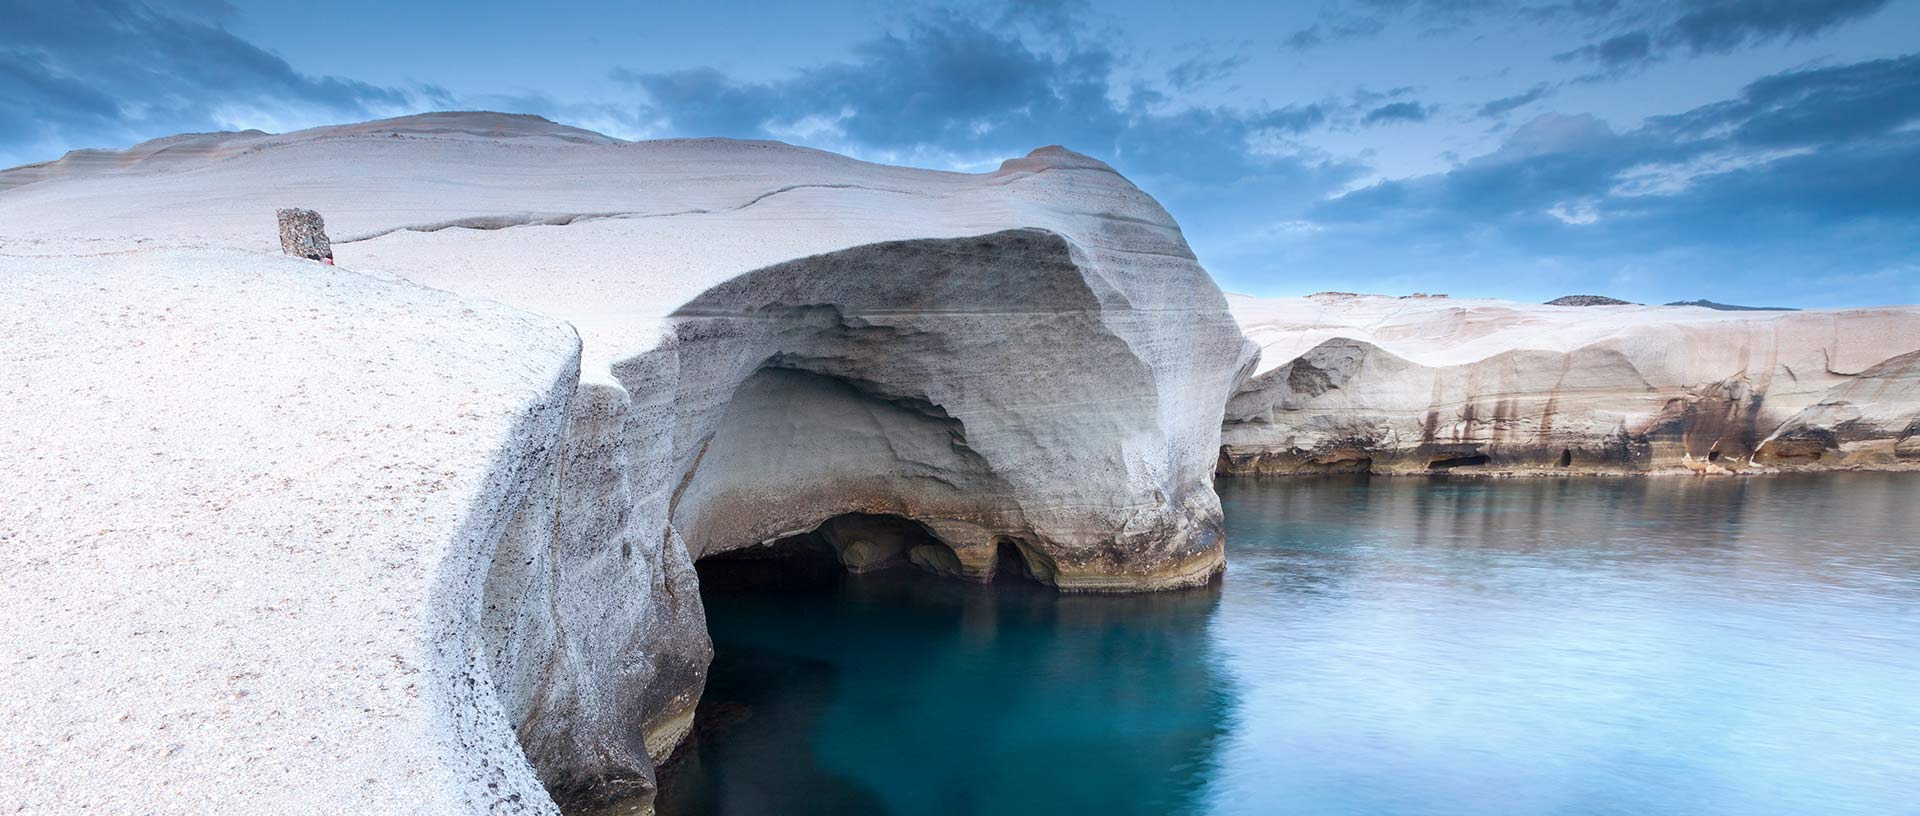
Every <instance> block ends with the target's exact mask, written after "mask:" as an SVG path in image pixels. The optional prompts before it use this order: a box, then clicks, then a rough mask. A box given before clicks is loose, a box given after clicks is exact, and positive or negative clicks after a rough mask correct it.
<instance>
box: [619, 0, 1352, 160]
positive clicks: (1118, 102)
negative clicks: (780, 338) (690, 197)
mask: <svg viewBox="0 0 1920 816" xmlns="http://www.w3.org/2000/svg"><path fill="white" fill-rule="evenodd" d="M980 18H981V15H961V14H958V13H954V12H950V11H934V12H929V13H926V14H923V15H920V16H918V17H916V18H914V19H912V20H911V21H910V22H908V23H907V24H906V25H905V26H904V27H903V28H902V29H901V30H900V31H898V32H897V33H890V34H886V35H883V36H880V37H876V38H874V39H871V40H867V41H865V42H862V43H860V44H858V45H856V46H855V47H854V48H853V50H852V55H851V57H850V58H849V59H846V60H842V61H837V62H831V63H826V64H822V65H816V66H813V67H810V68H806V69H803V70H800V71H798V72H797V73H795V74H794V75H792V76H791V77H788V78H784V79H778V80H772V81H762V82H753V81H746V80H741V79H737V78H735V77H732V76H729V75H728V74H726V73H724V72H721V71H719V70H716V69H713V68H707V67H701V68H692V69H686V70H679V71H668V72H651V73H640V72H633V71H627V70H616V71H615V72H613V74H612V77H613V79H614V80H615V81H616V82H618V83H621V84H624V85H626V86H628V87H630V88H632V89H634V90H636V91H638V92H639V93H640V95H641V99H640V100H639V105H640V106H641V108H642V110H643V111H644V112H645V115H648V116H651V117H655V118H657V119H659V120H660V121H662V122H664V123H665V127H666V128H667V129H668V130H669V131H670V132H673V133H676V134H680V135H701V136H735V137H749V138H753V137H758V138H789V139H791V138H795V137H796V136H798V137H800V140H801V141H803V142H806V143H809V144H812V145H813V146H816V147H823V148H827V149H832V150H840V151H844V152H849V153H852V154H855V155H860V156H865V157H872V158H884V159H892V160H899V159H903V158H905V159H911V158H913V157H917V156H927V155H929V154H934V153H938V154H941V155H944V156H947V157H949V159H950V160H951V161H952V163H955V164H960V165H966V164H968V163H969V162H970V161H973V162H978V161H987V160H992V161H997V160H998V159H999V158H1003V157H1006V156H1010V155H1020V154H1023V153H1025V152H1026V151H1028V150H1031V149H1033V148H1035V147H1039V146H1041V145H1044V144H1050V143H1054V142H1064V143H1066V144H1067V146H1068V147H1071V148H1073V149H1076V150H1080V151H1083V152H1086V153H1089V154H1092V155H1095V156H1098V157H1100V158H1102V159H1105V160H1107V161H1109V162H1112V163H1114V164H1115V165H1116V166H1118V167H1120V168H1121V169H1122V170H1123V171H1126V172H1129V173H1133V174H1141V175H1146V176H1152V175H1156V174H1162V175H1170V176H1171V175H1177V176H1179V177H1180V178H1181V180H1182V181H1183V182H1184V183H1198V184H1230V183H1234V182H1236V181H1237V180H1240V179H1243V178H1246V177H1249V176H1258V175H1261V174H1264V173H1270V172H1280V173H1283V174H1290V173H1293V172H1295V171H1296V170H1298V169H1299V168H1297V167H1283V166H1281V165H1285V164H1287V163H1288V162H1292V161H1297V159H1294V158H1289V157H1287V156H1284V155H1281V154H1280V153H1276V152H1273V151H1272V150H1265V151H1263V150H1259V149H1255V148H1256V145H1268V146H1271V145H1274V144H1277V143H1280V142H1282V141H1284V140H1285V139H1286V138H1288V137H1291V136H1293V135H1296V134H1299V133H1301V132H1303V131H1306V130H1308V129H1310V128H1314V127H1317V126H1319V125H1321V124H1322V123H1324V122H1325V121H1326V120H1327V118H1328V116H1329V113H1330V112H1329V111H1328V110H1327V109H1326V108H1325V107H1323V106H1321V105H1317V104H1308V105H1286V106H1279V107H1273V106H1266V105H1261V106H1258V107H1248V108H1231V107H1189V106H1182V105H1179V104H1176V103H1175V102H1174V101H1173V100H1170V99H1169V98H1168V97H1166V96H1165V95H1164V94H1162V93H1160V92H1158V91H1155V90H1153V89H1152V88H1151V87H1148V86H1137V87H1121V86H1119V85H1117V84H1116V80H1115V79H1114V77H1115V76H1116V75H1117V73H1118V72H1117V69H1118V67H1119V66H1120V64H1121V58H1120V56H1119V55H1118V54H1117V53H1116V51H1115V49H1114V47H1113V46H1112V45H1111V44H1109V43H1107V42H1105V41H1103V40H1102V39H1100V38H1098V37H1095V36H1092V35H1090V34H1088V33H1087V32H1086V31H1084V30H1082V29H1080V28H1077V27H1071V26H1070V25H1069V23H1070V20H1069V21H1064V22H1063V21H1062V19H1061V18H1059V17H1057V16H1052V15H1048V16H1044V17H1043V18H1042V19H1043V20H1044V21H1045V22H1046V25H1047V28H1045V29H1041V28H1038V27H1036V26H1034V25H1033V24H1032V23H1030V22H1027V21H1025V19H1024V18H1018V17H1016V18H1012V19H1008V18H1005V17H1002V18H1000V20H999V21H994V22H981V21H980ZM990 19H991V18H990ZM1063 26H1066V27H1063ZM1036 35H1045V36H1036ZM1239 64H1240V60H1239V58H1238V57H1227V58H1221V59H1207V60H1198V61H1195V60H1189V61H1187V62H1183V63H1179V64H1176V65H1174V66H1172V68H1171V69H1169V70H1168V71H1167V72H1166V85H1167V86H1170V87H1173V88H1175V89H1179V88H1184V87H1191V86H1193V85H1194V84H1196V83H1200V82H1204V81H1208V80H1209V79H1214V78H1218V77H1220V76H1224V75H1225V74H1226V73H1228V72H1230V71H1231V70H1232V69H1233V68H1234V67H1236V66H1237V65H1239ZM1310 161H1311V162H1314V163H1318V162H1319V161H1320V160H1319V159H1312V160H1310Z"/></svg>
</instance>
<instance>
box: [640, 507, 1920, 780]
mask: <svg viewBox="0 0 1920 816" xmlns="http://www.w3.org/2000/svg"><path fill="white" fill-rule="evenodd" d="M1220 489H1221V494H1222V498H1223V500H1224V502H1225V504H1226V508H1227V522H1228V527H1229V536H1230V538H1229V541H1230V544H1229V553H1228V556H1229V566H1228V574H1227V576H1226V578H1225V580H1224V582H1223V584H1222V585H1220V586H1217V587H1215V588H1213V589H1210V590H1206V591H1199V592H1190V593H1177V594H1171V595H1151V596H1142V597H1124V598H1111V597H1087V596H1064V597H1063V596H1058V595H1054V594H1053V593H1051V592H1048V591H1046V590H1043V589H1039V588H1035V587H1020V586H1017V585H1006V584H1002V585H998V586H996V587H995V588H991V589H988V588H981V587H974V586H968V585H964V584H958V583H954V582H949V581H942V580H938V579H931V578H923V577H920V576H917V575H912V574H892V575H874V576H861V577H854V578H849V577H844V576H841V575H839V574H838V573H837V568H835V567H832V566H830V565H829V566H827V567H826V568H825V569H824V571H823V572H821V573H820V574H817V575H812V576H811V577H800V576H803V575H804V573H803V572H796V571H795V569H794V567H795V565H793V564H790V563H789V564H780V565H774V566H770V567H765V568H763V569H762V571H759V572H756V571H754V569H753V568H748V569H746V570H745V571H732V572H730V573H729V574H727V575H720V574H715V573H713V571H712V570H711V568H709V570H708V574H706V575H703V582H705V584H706V586H705V592H706V593H707V594H706V597H707V605H708V614H709V619H710V622H711V625H712V627H713V632H714V640H715V643H716V651H717V655H718V656H717V662H716V665H715V667H714V671H713V673H712V678H713V679H712V685H711V686H710V688H709V691H708V694H707V701H708V702H707V704H706V708H705V709H704V710H703V712H702V725H701V729H702V734H701V735H700V737H699V739H698V741H697V742H696V743H695V744H694V745H692V746H691V747H690V748H688V749H685V752H684V754H683V757H682V759H680V760H677V761H676V763H675V764H674V765H673V766H672V767H671V768H670V769H669V772H668V773H666V774H665V776H664V779H665V783H664V789H663V793H662V797H661V803H660V804H661V806H660V812H661V813H662V814H663V815H664V816H674V815H675V814H690V813H810V812H811V813H892V814H985V813H994V814H1002V813H1061V812H1065V813H1102V814H1105V813H1121V814H1124V813H1155V814H1159V813H1214V814H1272V813H1303V814H1321V813H1337V814H1381V815H1382V816H1399V815H1400V814H1484V813H1503V814H1689V816H1691V815H1692V814H1789V813H1790V814H1861V815H1862V816H1865V815H1866V814H1873V815H1874V816H1880V815H1881V814H1899V813H1916V812H1920V810H1916V807H1915V805H1914V804H1913V802H1914V801H1915V799H1914V791H1915V789H1916V788H1915V785H1916V781H1915V780H1916V779H1920V705H1916V703H1915V701H1916V700H1920V535H1916V534H1915V532H1914V531H1915V530H1917V529H1920V501H1916V500H1917V499H1920V476H1914V475H1886V474H1838V475H1825V476H1820V477H1810V478H1798V477H1770V478H1750V479H1708V480H1701V479H1619V480H1572V479H1570V480H1526V481H1486V480H1444V479H1443V480H1432V481H1428V480H1418V479H1373V480H1367V479H1365V478H1364V477H1360V478H1356V479H1340V478H1326V479H1290V480H1277V481H1225V482H1222V483H1221V485H1220ZM767 570H771V571H767Z"/></svg>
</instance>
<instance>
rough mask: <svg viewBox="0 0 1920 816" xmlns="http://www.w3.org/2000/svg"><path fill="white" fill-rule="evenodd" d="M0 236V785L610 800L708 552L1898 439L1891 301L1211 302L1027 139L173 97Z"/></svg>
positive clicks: (689, 652) (856, 557)
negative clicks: (249, 115) (5, 761)
mask: <svg viewBox="0 0 1920 816" xmlns="http://www.w3.org/2000/svg"><path fill="white" fill-rule="evenodd" d="M280 210H287V211H288V212H289V215H288V216H287V220H286V221H285V222H277V221H276V213H277V212H278V211H280ZM309 211H310V212H309ZM322 218H324V225H323V224H322V221H321V219H322ZM322 229H324V231H325V234H322V233H321V232H320V230H322ZM283 235H284V236H285V238H286V241H287V246H289V247H293V248H294V249H298V250H300V252H299V253H297V254H305V255H307V256H309V257H311V258H321V259H322V260H321V261H315V260H310V259H308V258H307V257H296V256H295V255H288V254H283V253H282V252H281V247H282V244H281V241H282V237H283ZM323 246H324V247H325V250H324V252H325V254H324V255H323V254H322V250H321V247H323ZM294 249H290V250H289V251H294ZM322 261H331V262H332V263H335V264H337V266H334V265H329V264H328V263H325V262H322ZM0 274H4V275H5V276H6V278H7V280H8V281H9V285H8V286H7V287H6V288H5V290H4V292H0V321H4V325H5V331H6V336H7V338H8V340H9V342H8V343H7V344H6V347H5V348H4V349H0V362H3V364H4V365H3V367H0V389H4V391H5V396H6V399H5V400H4V403H0V404H4V407H0V427H4V429H5V430H6V431H7V433H6V434H5V435H4V439H5V441H4V442H3V443H0V452H4V453H5V456H6V458H7V460H8V461H9V462H10V463H12V465H13V466H12V467H10V468H9V469H7V470H6V471H5V473H6V475H5V476H4V477H0V487H4V488H5V489H6V490H7V491H8V493H9V495H10V496H13V497H14V498H13V499H11V500H10V501H9V502H7V503H6V505H5V507H6V509H5V510H4V511H0V513H4V515H0V542H5V544H6V546H7V547H8V549H9V550H10V553H11V554H12V555H13V561H12V567H11V568H10V570H9V573H8V575H7V578H6V581H7V583H6V586H5V592H4V593H0V615H4V616H5V617H6V618H7V619H8V620H10V621H13V622H14V623H12V624H9V625H8V626H7V627H6V628H5V629H4V630H3V631H4V637H5V643H4V648H0V694H3V695H5V696H6V698H7V699H8V700H9V701H10V702H8V703H6V704H5V707H4V709H3V710H4V712H5V713H6V715H7V717H8V722H9V724H10V727H9V728H8V729H4V731H3V733H0V754H4V755H5V756H10V757H31V758H32V760H31V763H30V764H29V765H28V767H25V768H21V769H15V770H14V771H10V772H9V773H8V774H6V776H7V777H8V779H5V780H0V789H5V790H6V792H7V793H8V794H9V796H8V797H7V799H8V800H9V801H15V800H17V801H21V802H24V803H26V804H27V805H28V806H29V808H30V809H31V808H32V807H34V806H36V805H39V806H44V808H45V809H48V810H71V809H76V808H77V807H79V806H80V805H82V804H84V805H86V806H88V807H91V808H92V809H94V810H98V811H106V812H114V811H124V810H155V809H158V810H165V811H172V812H195V811H201V810H213V809H221V810H235V809H244V810H249V811H251V812H284V811H289V810H297V811H300V812H315V811H319V812H379V813H422V814H447V813H555V812H557V811H558V808H559V805H558V804H557V803H556V800H557V801H559V802H578V803H592V802H598V801H602V800H606V799H610V798H616V797H633V796H638V797H639V800H641V801H644V799H645V797H646V796H647V794H648V792H649V791H651V790H653V788H654V785H655V779H654V767H655V764H656V763H658V762H660V761H661V760H663V759H664V758H665V757H666V756H667V755H669V754H670V753H671V752H672V751H673V750H674V748H675V746H676V745H677V744H678V743H679V742H680V740H681V738H682V737H683V736H684V735H685V734H686V733H687V731H688V729H689V727H690V723H691V718H692V716H693V710H694V705H695V703H696V702H697V701H698V699H699V696H700V694H701V690H702V688H703V684H704V682H705V672H706V670H707V666H708V662H709V660H710V657H711V646H710V645H709V642H708V639H707V635H706V631H705V618H704V611H703V610H702V608H701V606H700V596H699V593H698V586H697V584H696V580H697V578H696V574H695V572H694V570H693V564H694V562H696V561H698V560H700V559H703V558H722V557H747V556H752V555H757V554H766V553H776V552H786V551H796V550H807V551H812V552H817V553H822V554H824V556H825V557H830V558H834V559H837V560H838V561H839V562H840V563H841V564H842V565H844V566H845V567H846V568H847V569H849V570H854V571H861V570H870V569H883V568H892V567H902V568H917V569H922V570H926V571H930V572H935V573H941V574H944V575H949V576H952V577H954V578H956V579H960V580H971V581H988V580H992V579H994V577H995V576H997V575H1004V574H1008V573H1017V574H1019V575H1022V576H1025V577H1028V578H1031V579H1033V580H1037V581H1040V582H1042V583H1045V584H1049V585H1051V586H1053V587H1056V588H1058V589H1060V590H1062V591H1145V590H1159V589H1171V588H1178V587H1187V586H1192V585H1196V584H1201V583H1206V582H1208V581H1211V580H1212V579H1213V578H1214V576H1216V575H1217V574H1218V572H1219V570H1220V569H1221V567H1222V563H1223V561H1222V558H1223V556H1222V552H1223V551H1222V546H1221V542H1222V536H1223V535H1224V531H1223V526H1222V518H1221V510H1220V503H1219V500H1218V497H1217V496H1216V494H1215V492H1214V489H1213V479H1214V477H1215V475H1216V473H1222V474H1270V473H1304V472H1328V471H1367V472H1375V473H1416V472H1418V473H1430V472H1454V473H1469V472H1473V473H1534V472H1538V473H1554V474H1559V473H1650V472H1661V471H1675V472H1686V471H1694V472H1713V473H1723V472H1724V473H1736V472H1759V471H1774V470H1792V469H1832V468H1880V469H1910V468H1914V467H1915V466H1916V465H1920V413H1916V412H1917V411H1920V386H1917V385H1916V383H1920V309H1917V308H1913V307H1888V308H1877V309H1857V310H1845V311H1804V312H1764V313H1755V312H1728V311H1716V310H1712V309H1701V308H1686V307H1649V306H1634V305H1614V306H1609V307H1606V308H1570V307H1565V306H1551V305H1541V306H1534V305H1523V304H1515V303H1506V302H1497V301H1477V300H1460V299H1452V298H1444V297H1413V298H1388V297H1379V296H1368V295H1351V294H1336V293H1326V294H1322V295H1316V296H1313V297H1309V298H1274V299H1258V298H1243V297H1238V296H1232V297H1229V296H1225V295H1223V294H1222V293H1221V292H1220V291H1219V289H1218V288H1217V287H1216V286H1215V285H1214V283H1213V281H1212V280H1211V278H1209V276H1208V275H1207V273H1206V271H1205V270H1204V269H1202V268H1201V267H1200V265H1199V264H1198V263H1197V262H1196V261H1195V258H1194V255H1193V253H1192V251H1191V250H1190V249H1189V247H1188V246H1187V244H1186V242H1185V240H1184V238H1183V237H1182V234H1181V232H1180V229H1179V227H1178V225H1177V224H1175V222H1174V220H1173V219H1172V217H1171V216H1169V215H1168V213H1167V212H1166V211H1165V210H1164V209H1162V208H1161V207H1160V206H1159V205H1158V204H1157V203H1156V202H1155V201H1154V200H1153V199H1152V198H1151V197H1149V196H1147V195H1146V194H1145V193H1143V192H1141V191H1140V190H1139V189H1138V188H1136V187H1135V186H1134V185H1133V184H1131V183H1130V182H1128V181H1127V180H1126V179H1124V178H1122V177H1121V176H1120V175H1119V174H1118V173H1116V172H1115V171H1114V170H1113V169H1112V168H1110V167H1108V166H1107V165H1105V164H1103V163H1101V162H1100V161H1097V160H1095V159H1093V158H1089V157H1087V156H1083V155H1080V154H1077V153H1074V152H1072V151H1069V150H1066V149H1063V148H1059V147H1045V148H1041V149H1039V150H1035V151H1033V152H1032V153H1031V154H1029V155H1027V156H1025V157H1023V158H1018V159H1013V160H1009V161H1007V162H1005V163H1004V164H1003V165H1001V166H1000V167H999V169H997V170H996V171H994V172H991V173H982V174H959V173H943V172H932V171H924V170H913V169H906V168H898V167H887V166H881V165H875V164H870V163H865V162H860V161H856V160H853V159H849V158H846V157H842V156H837V155H833V154H829V153H824V152H820V151H816V150H809V149H803V148H796V147H792V146H789V145H784V144H777V143H770V142H747V141H732V140H719V139H695V140H669V141H656V142H638V143H629V142H621V141H618V140H615V139H610V138H607V137H605V136H601V135H599V134H595V133H592V132H589V131H584V130H579V129H576V128H569V127H564V126H560V125H556V124H553V123H551V122H548V121H546V120H543V119H539V118H537V117H527V116H509V115H501V114H490V113H443V114H427V115H421V116H412V117H406V118H402V119H394V120H384V121H377V122H368V123H362V124H356V125H344V126H338V127H327V128H319V129H315V130H309V131H302V132H298V133H290V134H283V135H273V134H265V133H260V132H257V131H249V132H245V133H219V134H196V135H185V136H179V137H172V138H168V139H162V140H157V141H154V142H149V143H145V144H142V145H138V146H135V147H133V148H131V149H128V150H125V151H78V152H75V153H73V154H69V156H67V157H66V158H63V159H61V160H59V161H56V162H49V163H46V164H41V165H34V166H29V167H23V168H16V169H13V170H7V171H0ZM102 780H111V783H110V784H103V783H102ZM16 793H17V794H18V795H14V794H16Z"/></svg>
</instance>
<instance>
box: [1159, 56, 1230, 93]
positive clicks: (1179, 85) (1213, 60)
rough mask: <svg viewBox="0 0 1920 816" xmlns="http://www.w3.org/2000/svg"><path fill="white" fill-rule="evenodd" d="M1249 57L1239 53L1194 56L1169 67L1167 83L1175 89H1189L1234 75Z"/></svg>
mask: <svg viewBox="0 0 1920 816" xmlns="http://www.w3.org/2000/svg"><path fill="white" fill-rule="evenodd" d="M1246 62H1247V58H1246V57H1244V56H1241V55H1238V54H1234V55H1229V56H1225V57H1192V58H1189V59H1185V60H1182V61H1180V62H1178V63H1175V64H1174V66H1173V67H1172V68H1169V69H1167V84H1169V85H1172V86H1173V87H1174V89H1175V90H1182V91H1184V90H1189V89H1192V88H1197V87H1199V86H1201V85H1206V84H1208V83H1211V82H1217V81H1219V80H1222V79H1225V78H1227V77H1229V76H1232V75H1233V72H1234V71H1237V70H1239V68H1240V66H1242V65H1245V64H1246Z"/></svg>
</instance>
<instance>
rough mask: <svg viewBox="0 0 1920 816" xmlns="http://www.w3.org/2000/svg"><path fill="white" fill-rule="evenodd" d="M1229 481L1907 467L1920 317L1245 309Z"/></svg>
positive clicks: (1916, 397)
mask: <svg viewBox="0 0 1920 816" xmlns="http://www.w3.org/2000/svg"><path fill="white" fill-rule="evenodd" d="M1232 303H1233V306H1234V311H1235V314H1236V315H1237V316H1239V317H1240V319H1241V321H1242V323H1243V324H1244V325H1245V326H1246V327H1247V331H1248V334H1249V336H1251V337H1253V338H1254V339H1255V340H1256V341H1259V342H1261V343H1262V345H1263V347H1264V348H1263V356H1264V362H1263V365H1268V366H1271V368H1267V369H1266V370H1263V371H1261V372H1259V373H1258V374H1257V375H1256V376H1254V377H1252V378H1250V379H1249V380H1248V381H1247V383H1246V384H1245V385H1244V386H1242V388H1241V389H1240V391H1239V392H1238V393H1236V394H1235V395H1234V397H1233V399H1232V400H1231V401H1230V402H1229V404H1228V408H1227V416H1226V423H1225V427H1224V429H1223V431H1222V448H1221V455H1220V461H1219V465H1218V466H1219V470H1220V472H1221V473H1226V474H1289V473H1322V472H1337V471H1365V472H1372V473H1431V472H1454V473H1546V474H1567V473H1650V472H1660V471H1675V472H1684V471H1689V470H1691V471H1696V472H1759V471H1766V470H1776V469H1818V468H1875V469H1905V468H1911V467H1915V466H1916V465H1920V461H1917V460H1916V459H1915V458H1914V455H1913V453H1912V448H1913V447H1914V445H1915V438H1914V434H1915V428H1916V423H1920V393H1916V392H1915V391H1914V384H1915V380H1914V377H1915V350H1916V349H1920V308H1913V307H1890V308H1883V309H1857V310H1846V311H1805V312H1761V313H1754V312H1725V311H1714V310H1708V309H1698V308H1673V307H1641V306H1633V307H1614V308H1608V309H1592V310H1589V309H1571V308H1561V307H1553V306H1529V305H1525V304H1517V303H1507V302H1501V301H1472V300H1454V301H1435V300H1431V299H1416V298H1389V297H1377V296H1361V295H1316V296H1314V297H1311V298H1294V299H1271V300H1262V299H1256V298H1240V297H1235V298H1233V299H1232Z"/></svg>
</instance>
